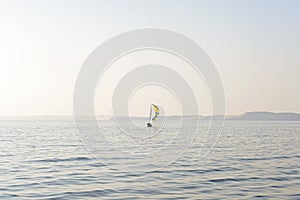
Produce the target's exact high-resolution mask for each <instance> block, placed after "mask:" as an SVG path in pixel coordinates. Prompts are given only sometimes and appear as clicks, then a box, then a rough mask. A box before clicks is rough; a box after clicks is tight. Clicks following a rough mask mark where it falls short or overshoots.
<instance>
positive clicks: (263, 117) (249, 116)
mask: <svg viewBox="0 0 300 200" xmlns="http://www.w3.org/2000/svg"><path fill="white" fill-rule="evenodd" d="M165 117H168V118H178V117H181V116H179V115H170V116H165ZM183 117H186V118H200V119H202V120H210V119H212V118H213V119H223V118H224V117H223V116H220V115H215V116H203V115H186V116H183ZM84 118H85V119H88V118H89V117H88V116H86V117H84ZM112 118H113V116H96V119H97V120H109V119H112ZM117 118H128V117H127V116H118V117H117ZM132 118H133V119H142V118H148V117H146V116H145V117H142V116H132ZM17 119H31V120H34V119H36V120H63V119H65V120H66V119H70V120H72V119H73V116H72V115H32V116H1V117H0V120H17ZM225 119H226V120H247V121H300V114H298V113H292V112H279V113H276V112H267V111H255V112H246V113H244V114H241V115H227V116H225Z"/></svg>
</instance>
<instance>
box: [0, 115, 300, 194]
mask: <svg viewBox="0 0 300 200" xmlns="http://www.w3.org/2000/svg"><path fill="white" fill-rule="evenodd" d="M101 123H106V129H105V130H106V131H107V132H106V135H107V137H113V135H115V133H116V132H114V131H112V130H114V129H115V127H114V126H113V124H112V123H111V122H110V121H106V122H105V121H103V122H101ZM171 132H172V131H171ZM299 134H300V125H299V123H298V122H253V121H252V122H250V121H249V122H247V121H227V122H226V125H225V128H224V133H223V135H222V137H221V139H220V141H219V143H218V144H217V146H216V147H215V149H214V150H213V152H211V153H210V154H209V156H208V157H207V158H206V159H205V160H199V158H198V156H197V155H198V153H199V146H200V145H201V137H198V138H196V140H195V141H194V143H193V145H192V146H191V148H190V149H188V151H186V152H185V154H184V155H183V156H182V157H181V158H180V159H178V160H177V161H176V162H175V163H173V164H171V165H170V166H168V167H166V168H163V169H161V170H160V171H156V172H146V173H126V172H119V171H115V170H112V169H111V168H109V167H107V166H105V165H103V164H101V163H100V162H99V161H97V160H96V159H95V158H94V157H93V155H90V154H89V153H88V152H87V151H86V149H85V147H84V146H83V145H82V143H81V141H80V139H79V137H78V135H77V129H76V128H75V125H74V123H73V121H71V120H29V119H28V120H24V119H22V120H20V119H18V120H1V121H0V135H1V140H0V148H1V151H0V156H1V159H0V198H1V199H9V198H14V199H47V198H49V199H51V198H54V199H55V198H70V199H76V198H77V199H83V198H84V199H120V198H121V199H126V198H127V199H133V198H135V199H143V198H148V199H168V198H169V199H172V198H177V199H184V198H186V199H243V198H246V199H253V198H259V197H265V198H268V197H270V198H271V197H276V198H277V199H299V198H300V192H299V185H300V175H299V167H300V166H299V163H300V151H299V150H300V147H299V146H300V145H299V144H300V135H299ZM167 136H168V135H167ZM163 137H166V136H163ZM170 137H173V135H172V134H171V133H170ZM121 141H122V140H121ZM119 142H120V141H119ZM127 144H128V142H127ZM128 146H129V147H130V146H134V145H133V144H128ZM111 153H113V152H111ZM157 159H158V161H159V159H164V158H157ZM124 160H125V159H124ZM110 162H111V163H109V164H111V165H122V162H126V161H123V160H118V159H116V160H110ZM142 166H143V165H142V163H141V166H140V167H142Z"/></svg>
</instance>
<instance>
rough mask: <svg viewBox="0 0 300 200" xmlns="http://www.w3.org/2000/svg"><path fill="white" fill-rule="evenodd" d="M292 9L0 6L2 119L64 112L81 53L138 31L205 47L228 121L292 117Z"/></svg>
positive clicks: (296, 19) (298, 25)
mask: <svg viewBox="0 0 300 200" xmlns="http://www.w3.org/2000/svg"><path fill="white" fill-rule="evenodd" d="M299 10H300V1H298V0H294V1H291V0H281V1H276V0H268V1H267V0H257V1H255V0H245V1H240V0H235V1H230V0H227V1H221V0H220V1H214V0H209V1H196V0H195V1H182V0H178V1H176V0H164V1H161V0H157V1H154V0H149V1H144V0H136V1H126V0H119V1H83V0H82V1H74V0H70V1H61V0H57V1H56V0H51V1H50V0H49V1H46V0H45V1H38V0H37V1H21V0H20V1H10V0H9V1H8V0H7V1H3V0H0V115H1V116H6V115H56V114H62V115H64V114H72V112H73V111H72V110H73V104H72V101H73V100H72V98H73V88H74V83H75V80H76V76H77V73H78V71H79V69H80V67H81V65H82V63H83V62H84V60H85V59H86V58H87V56H88V55H89V54H90V53H91V52H92V51H93V50H94V49H95V48H96V47H97V46H98V45H100V44H101V43H102V42H103V41H105V40H107V39H108V38H110V37H111V36H113V35H116V34H118V33H121V32H124V31H129V30H132V29H137V28H143V27H155V28H166V29H171V30H175V31H177V32H180V33H182V34H185V35H187V36H188V37H190V38H192V39H193V40H194V41H196V42H198V43H199V44H200V45H201V46H202V47H203V48H204V49H205V50H206V52H207V53H208V55H209V56H210V57H211V59H212V60H213V61H214V63H215V64H216V67H217V69H218V71H219V73H220V76H221V78H222V80H223V84H224V87H225V93H226V113H227V114H239V113H243V112H245V111H254V110H268V111H276V112H281V111H290V112H299V113H300V103H299V102H300V90H299V86H300V78H299V76H300V57H299V52H300V51H299V50H300V12H299ZM144 93H145V91H144ZM141 94H142V93H141ZM168 101H171V99H169V100H168ZM130 109H133V108H132V107H131V108H130ZM206 113H208V111H207V110H204V111H203V114H206ZM103 114H106V113H103Z"/></svg>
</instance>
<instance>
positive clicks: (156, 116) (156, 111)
mask: <svg viewBox="0 0 300 200" xmlns="http://www.w3.org/2000/svg"><path fill="white" fill-rule="evenodd" d="M151 105H152V107H153V110H154V117H153V118H152V121H156V120H157V119H158V116H159V108H158V107H157V106H156V105H154V104H151Z"/></svg>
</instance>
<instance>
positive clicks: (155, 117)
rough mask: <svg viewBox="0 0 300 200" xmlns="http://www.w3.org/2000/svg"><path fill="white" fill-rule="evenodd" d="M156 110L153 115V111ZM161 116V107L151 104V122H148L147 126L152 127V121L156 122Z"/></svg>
mask: <svg viewBox="0 0 300 200" xmlns="http://www.w3.org/2000/svg"><path fill="white" fill-rule="evenodd" d="M153 110H154V116H153V117H152V112H153ZM158 116H159V108H158V106H157V105H154V104H151V105H150V116H149V122H148V123H147V127H152V122H155V121H156V120H157V119H158Z"/></svg>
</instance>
